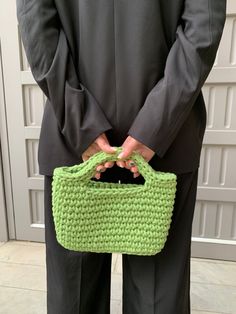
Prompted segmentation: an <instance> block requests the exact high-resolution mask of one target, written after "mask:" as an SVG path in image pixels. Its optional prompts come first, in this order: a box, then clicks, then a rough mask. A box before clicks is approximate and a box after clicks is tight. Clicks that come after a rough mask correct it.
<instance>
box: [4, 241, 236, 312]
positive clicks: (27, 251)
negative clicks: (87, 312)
mask: <svg viewBox="0 0 236 314" xmlns="http://www.w3.org/2000/svg"><path fill="white" fill-rule="evenodd" d="M121 258H122V256H121V254H113V255H112V277H111V278H112V279H111V280H112V281H111V282H112V288H111V314H121V313H122V311H121V307H122V300H121V294H122V292H121V289H122V280H121V278H122V265H121ZM45 278H46V273H45V246H44V244H42V243H34V242H22V241H18V242H16V241H9V242H6V243H0V314H16V313H17V314H46V292H45V290H46V283H45ZM191 304H192V314H223V313H224V314H236V263H234V262H227V261H217V260H210V259H198V258H192V259H191ZM94 314H96V313H94Z"/></svg>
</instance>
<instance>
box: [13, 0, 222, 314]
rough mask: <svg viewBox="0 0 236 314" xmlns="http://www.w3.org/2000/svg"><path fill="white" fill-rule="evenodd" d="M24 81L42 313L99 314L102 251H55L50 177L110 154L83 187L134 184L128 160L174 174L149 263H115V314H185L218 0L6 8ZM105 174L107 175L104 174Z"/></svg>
mask: <svg viewBox="0 0 236 314" xmlns="http://www.w3.org/2000/svg"><path fill="white" fill-rule="evenodd" d="M16 3H17V19H18V24H19V31H20V35H21V39H22V42H23V46H24V49H25V53H26V56H27V59H28V62H29V65H30V68H31V71H32V75H33V77H34V79H35V81H36V83H37V84H38V86H39V87H40V88H41V90H42V91H43V93H44V94H45V95H46V103H45V108H44V113H43V118H42V124H41V132H40V138H39V147H38V162H39V173H40V174H42V175H44V184H45V185H44V199H45V201H44V202H45V203H44V206H45V242H46V266H47V311H48V313H49V314H74V313H80V314H94V313H96V314H107V313H110V271H111V255H112V254H110V253H94V252H75V251H70V250H66V249H64V248H63V247H62V246H60V245H59V243H57V241H56V237H55V228H54V223H53V218H52V211H51V205H52V203H51V183H52V176H53V170H54V169H55V167H59V166H71V165H74V164H79V163H81V162H83V161H84V160H87V159H88V158H90V157H91V156H92V155H93V154H94V153H96V152H98V151H101V150H102V151H105V152H108V153H111V154H112V153H114V148H113V147H114V146H122V147H123V151H122V154H123V155H122V156H119V159H117V160H116V161H113V162H107V163H104V164H101V165H98V166H97V167H96V169H95V172H94V177H92V178H91V180H99V179H100V180H101V181H110V182H118V181H119V180H120V183H121V184H122V183H123V182H124V183H129V182H130V183H138V184H143V182H144V178H143V177H142V176H141V175H140V173H139V171H138V167H137V165H135V164H134V163H133V161H132V159H131V157H130V156H131V154H132V152H133V151H138V152H139V153H140V154H142V156H143V157H144V158H145V159H146V161H147V162H149V163H150V165H151V166H152V167H153V168H154V169H155V170H159V171H169V172H174V173H176V175H177V192H176V199H175V204H174V211H173V217H172V222H171V227H170V231H169V235H168V238H167V241H166V243H165V246H164V248H163V250H162V251H161V252H159V253H158V254H156V255H153V256H136V255H129V254H122V267H123V268H122V269H123V285H122V300H123V305H122V310H123V313H124V314H189V313H190V311H191V302H190V257H191V247H190V246H191V231H192V220H193V214H194V207H195V201H196V190H197V178H198V168H199V164H200V152H201V147H202V141H203V136H204V132H205V128H206V115H207V113H206V108H205V102H204V98H203V94H202V90H201V89H202V86H203V84H204V83H205V81H206V79H207V76H208V74H209V72H210V70H211V69H212V67H213V64H214V60H215V57H216V53H217V49H218V46H219V44H220V40H221V36H222V33H223V28H224V23H225V18H226V0H198V1H195V0H170V1H166V0H149V1H144V0H129V1H127V0H126V1H124V0H119V1H118V0H96V1H95V0H70V1H65V0H64V1H63V0H16ZM108 168H109V169H108Z"/></svg>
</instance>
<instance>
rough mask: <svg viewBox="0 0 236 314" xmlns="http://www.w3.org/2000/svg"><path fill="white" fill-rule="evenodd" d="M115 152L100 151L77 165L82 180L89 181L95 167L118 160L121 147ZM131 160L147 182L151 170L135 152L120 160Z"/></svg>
mask: <svg viewBox="0 0 236 314" xmlns="http://www.w3.org/2000/svg"><path fill="white" fill-rule="evenodd" d="M116 149H117V150H116V152H114V153H105V152H103V151H100V152H98V153H96V154H94V155H92V156H91V157H90V158H89V159H88V160H86V161H84V162H83V163H82V164H80V165H79V167H80V168H81V169H79V173H80V174H79V176H83V177H84V179H88V180H89V179H91V177H93V175H94V174H95V172H96V167H97V166H98V165H100V164H102V163H105V162H107V161H118V160H120V159H119V158H117V157H118V155H119V154H120V152H121V151H122V147H116ZM129 159H131V160H133V161H134V163H135V165H136V166H137V167H138V170H139V173H140V174H141V175H142V176H143V177H144V179H145V180H146V181H147V180H148V178H149V177H150V176H152V175H153V171H154V170H153V168H152V167H151V166H150V165H149V164H148V162H147V161H146V160H145V159H144V158H143V156H142V155H140V154H139V153H137V152H133V153H132V154H131V155H130V156H129V157H127V158H122V160H129Z"/></svg>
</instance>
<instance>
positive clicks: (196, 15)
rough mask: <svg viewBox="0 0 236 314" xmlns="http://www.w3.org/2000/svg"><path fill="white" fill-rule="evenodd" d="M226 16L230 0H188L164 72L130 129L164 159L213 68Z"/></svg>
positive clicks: (137, 138) (133, 134) (133, 135)
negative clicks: (227, 2)
mask: <svg viewBox="0 0 236 314" xmlns="http://www.w3.org/2000/svg"><path fill="white" fill-rule="evenodd" d="M225 19H226V0H185V4H184V8H183V13H182V15H181V19H180V21H181V23H179V25H178V27H177V30H176V39H175V41H174V43H173V45H172V47H171V49H170V51H169V54H168V56H167V60H166V64H165V68H164V75H163V77H162V78H161V79H160V80H159V81H158V82H157V84H156V85H155V86H154V87H153V88H152V89H151V91H150V92H149V93H148V95H147V97H146V99H145V102H144V105H143V106H142V107H141V109H140V111H139V112H138V114H137V116H136V117H135V119H134V121H133V123H132V125H131V127H130V129H129V130H128V134H129V135H131V136H132V137H134V138H135V139H136V140H138V141H140V142H142V143H143V144H144V145H146V146H147V147H149V148H151V149H152V150H153V151H155V152H156V154H157V155H158V156H159V157H161V158H162V157H163V156H164V154H165V153H166V151H167V150H168V148H169V147H170V145H171V143H172V142H173V140H174V139H175V137H176V135H177V133H178V131H179V130H180V128H181V126H182V125H183V123H184V121H185V120H186V118H187V116H188V114H189V113H190V111H191V108H192V106H193V104H194V102H195V100H196V98H197V96H198V94H199V93H200V91H201V88H202V86H203V84H204V82H205V80H206V79H207V76H208V74H209V72H210V70H211V69H212V67H213V64H214V61H215V57H216V53H217V50H218V46H219V43H220V40H221V36H222V33H223V28H224V23H225ZM157 40H158V38H157Z"/></svg>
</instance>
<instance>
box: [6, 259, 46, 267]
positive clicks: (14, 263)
mask: <svg viewBox="0 0 236 314" xmlns="http://www.w3.org/2000/svg"><path fill="white" fill-rule="evenodd" d="M0 263H3V264H13V265H24V266H36V267H41V268H45V265H37V264H27V263H17V262H11V261H1V260H0Z"/></svg>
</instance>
